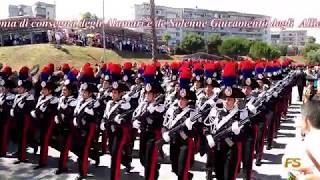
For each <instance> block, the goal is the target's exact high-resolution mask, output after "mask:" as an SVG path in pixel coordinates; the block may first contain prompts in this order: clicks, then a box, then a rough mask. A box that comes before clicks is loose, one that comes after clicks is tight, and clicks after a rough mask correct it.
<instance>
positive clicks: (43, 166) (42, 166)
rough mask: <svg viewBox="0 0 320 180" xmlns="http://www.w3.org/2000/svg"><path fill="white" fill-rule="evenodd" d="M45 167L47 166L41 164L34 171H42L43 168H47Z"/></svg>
mask: <svg viewBox="0 0 320 180" xmlns="http://www.w3.org/2000/svg"><path fill="white" fill-rule="evenodd" d="M45 167H46V165H44V164H39V165H38V166H36V167H34V168H33V169H34V170H37V169H42V168H45Z"/></svg>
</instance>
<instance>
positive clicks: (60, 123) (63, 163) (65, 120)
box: [55, 71, 78, 174]
mask: <svg viewBox="0 0 320 180" xmlns="http://www.w3.org/2000/svg"><path fill="white" fill-rule="evenodd" d="M67 76H68V79H67V80H65V81H64V85H63V88H62V96H61V97H60V99H59V104H58V109H57V110H58V112H57V115H56V116H55V123H56V124H57V127H58V128H59V129H60V132H61V135H62V137H63V145H62V147H61V151H60V159H59V164H58V170H57V171H56V174H61V173H65V172H68V167H67V162H68V155H69V151H70V150H71V147H72V140H73V139H75V138H74V134H75V127H74V125H73V113H74V109H75V107H76V105H77V99H76V98H77V97H78V88H77V85H76V83H77V82H76V81H74V80H75V79H74V78H72V77H75V76H76V74H74V73H73V72H72V71H70V72H69V73H68V74H67Z"/></svg>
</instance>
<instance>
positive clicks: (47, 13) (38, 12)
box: [9, 2, 56, 19]
mask: <svg viewBox="0 0 320 180" xmlns="http://www.w3.org/2000/svg"><path fill="white" fill-rule="evenodd" d="M19 16H28V17H38V18H45V19H55V18H56V6H55V5H54V4H47V3H44V2H36V3H35V4H34V5H32V6H29V5H9V17H10V18H11V17H19Z"/></svg>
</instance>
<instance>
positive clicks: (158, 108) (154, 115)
mask: <svg viewBox="0 0 320 180" xmlns="http://www.w3.org/2000/svg"><path fill="white" fill-rule="evenodd" d="M149 76H153V77H150V78H146V83H147V84H146V88H145V91H146V97H145V101H144V102H143V103H140V104H139V106H138V107H137V109H136V110H135V112H134V115H133V120H134V122H133V127H134V128H135V129H140V130H141V132H140V148H139V157H140V162H141V164H142V165H143V166H144V168H145V171H144V172H145V176H144V177H145V179H147V180H156V179H158V177H159V169H160V164H158V163H157V159H158V149H157V145H156V141H158V140H160V139H161V128H162V124H163V115H164V112H165V107H164V104H163V103H164V98H162V97H161V94H163V93H164V90H163V89H162V87H161V85H160V83H159V82H156V79H155V78H154V76H155V74H153V75H152V74H149ZM158 98H159V99H158Z"/></svg>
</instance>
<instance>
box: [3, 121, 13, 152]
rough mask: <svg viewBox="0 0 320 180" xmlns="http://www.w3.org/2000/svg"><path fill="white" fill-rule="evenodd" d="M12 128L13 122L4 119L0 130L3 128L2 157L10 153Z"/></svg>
mask: <svg viewBox="0 0 320 180" xmlns="http://www.w3.org/2000/svg"><path fill="white" fill-rule="evenodd" d="M10 126H11V122H10V119H9V118H6V119H2V121H1V124H0V128H1V131H0V132H1V141H0V142H1V144H0V157H5V156H6V154H7V151H8V144H9V130H10Z"/></svg>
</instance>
